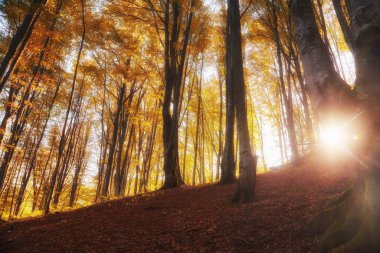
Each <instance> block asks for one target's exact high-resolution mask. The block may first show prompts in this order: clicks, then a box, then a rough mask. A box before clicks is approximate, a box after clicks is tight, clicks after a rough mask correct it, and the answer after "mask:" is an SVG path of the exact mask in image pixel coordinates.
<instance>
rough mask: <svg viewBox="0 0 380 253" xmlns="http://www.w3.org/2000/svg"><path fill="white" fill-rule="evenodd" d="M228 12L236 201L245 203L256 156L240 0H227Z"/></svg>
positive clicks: (251, 188) (251, 191) (251, 187)
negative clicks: (235, 136) (235, 135)
mask: <svg viewBox="0 0 380 253" xmlns="http://www.w3.org/2000/svg"><path fill="white" fill-rule="evenodd" d="M227 13H228V14H227V15H230V18H231V19H230V20H231V22H230V24H229V26H228V33H229V37H228V38H229V42H228V44H227V53H229V54H230V60H229V61H228V60H227V71H228V73H229V76H230V78H231V82H232V83H233V91H234V99H235V103H236V122H237V130H238V142H239V181H238V186H237V190H236V193H235V196H234V198H233V202H238V203H245V202H249V201H252V200H253V198H254V191H255V181H256V166H257V157H256V156H253V154H252V149H251V143H250V136H249V129H248V120H247V104H246V91H245V84H244V72H243V52H242V38H241V27H240V11H239V0H229V1H228V9H227Z"/></svg>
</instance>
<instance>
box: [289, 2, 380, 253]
mask: <svg viewBox="0 0 380 253" xmlns="http://www.w3.org/2000/svg"><path fill="white" fill-rule="evenodd" d="M347 3H348V9H349V17H350V21H351V29H352V32H353V38H355V39H354V42H353V48H354V57H355V64H356V74H357V79H356V82H355V84H356V85H355V88H354V90H351V89H350V88H349V86H348V85H347V84H346V83H345V82H344V81H343V80H342V79H341V78H340V76H339V75H338V74H337V73H336V71H335V70H334V65H333V63H332V60H331V56H330V55H329V51H328V48H327V46H326V45H325V44H324V42H323V40H322V39H321V36H320V34H319V32H318V27H317V24H316V21H315V18H314V16H313V11H312V2H311V1H310V0H308V1H300V0H293V1H291V2H290V7H291V9H292V15H293V20H294V23H295V31H296V43H297V46H298V48H299V51H300V53H301V55H300V56H301V60H302V64H303V67H304V72H305V79H306V85H307V87H308V92H309V96H310V98H311V101H312V104H313V106H314V107H315V108H316V110H317V111H318V114H319V117H320V118H321V119H322V122H325V121H331V120H335V121H338V122H339V121H341V120H343V121H346V122H347V121H351V120H352V118H356V117H358V115H359V118H358V119H355V121H360V122H359V123H357V122H355V124H359V125H360V129H361V130H360V133H361V136H362V137H361V138H362V139H363V140H362V142H361V143H359V144H358V145H355V146H354V147H351V148H352V149H353V154H354V155H355V156H356V157H358V160H360V162H359V163H356V167H357V169H358V173H359V177H358V180H357V182H356V184H355V185H354V186H353V187H352V189H349V190H348V191H346V192H345V193H343V194H342V196H341V197H340V198H339V199H338V200H337V201H336V203H335V207H333V208H331V209H328V210H325V211H323V212H321V213H320V214H319V215H317V216H316V217H315V218H314V219H313V220H312V221H311V223H310V225H311V228H312V229H314V231H315V232H325V235H324V237H323V240H322V242H321V245H320V251H321V252H328V251H330V250H331V249H333V248H338V247H341V248H340V249H341V250H342V251H343V252H378V251H379V250H380V243H379V241H378V240H377V237H378V234H379V232H380V230H379V210H380V201H379V198H378V192H379V187H380V180H379V179H380V177H379V167H378V164H379V152H380V148H379V147H380V145H379V141H378V140H379V136H380V132H379V130H378V124H379V122H380V121H379V120H380V118H379V116H378V115H379V109H380V105H379V103H378V102H375V101H378V99H379V98H380V93H379V91H378V90H379V83H380V73H379V71H378V70H377V67H376V66H379V63H380V51H379V49H378V48H379V43H380V26H379V24H380V23H379V21H380V5H379V2H378V1H372V0H365V1H359V0H348V1H347ZM347 148H350V147H347Z"/></svg>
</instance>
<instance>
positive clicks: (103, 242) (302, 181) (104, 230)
mask: <svg viewBox="0 0 380 253" xmlns="http://www.w3.org/2000/svg"><path fill="white" fill-rule="evenodd" d="M352 179H353V173H352V171H349V170H343V169H340V170H338V169H336V168H334V167H329V166H327V165H321V163H320V162H316V161H314V162H310V161H309V162H307V163H305V162H304V164H303V165H299V166H297V167H294V168H287V169H284V170H281V171H276V172H271V173H267V174H264V175H260V176H258V179H257V181H258V182H257V190H256V196H257V197H256V201H255V202H254V203H251V204H247V205H240V206H236V205H231V204H230V203H229V201H228V199H229V198H230V197H231V196H232V195H233V192H234V190H235V185H226V186H222V185H207V186H202V187H182V188H180V189H173V190H166V191H159V192H155V193H150V194H146V195H141V196H136V197H133V198H124V199H121V200H116V201H110V202H106V203H102V204H98V205H94V206H91V207H88V208H83V209H78V210H75V211H70V212H65V213H58V214H52V215H48V216H46V217H43V218H37V219H30V220H22V221H16V222H12V223H7V224H5V225H2V226H1V227H0V252H278V253H280V252H314V251H315V247H316V243H317V241H318V238H315V237H310V236H309V237H308V236H306V235H305V234H303V233H299V228H300V227H301V226H302V225H303V224H304V221H306V220H307V219H309V218H310V217H312V216H313V215H314V214H316V213H317V212H318V211H320V210H322V209H323V208H325V207H327V206H328V203H329V202H330V201H332V200H333V199H334V198H336V197H337V196H338V195H339V193H340V192H341V191H343V190H344V189H345V188H347V187H348V186H349V185H350V184H351V181H352Z"/></svg>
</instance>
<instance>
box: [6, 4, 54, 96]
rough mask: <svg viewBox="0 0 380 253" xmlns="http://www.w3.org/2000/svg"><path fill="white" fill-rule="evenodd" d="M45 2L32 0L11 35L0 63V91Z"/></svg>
mask: <svg viewBox="0 0 380 253" xmlns="http://www.w3.org/2000/svg"><path fill="white" fill-rule="evenodd" d="M47 2H48V1H47V0H34V1H33V2H32V5H31V6H30V8H29V10H28V13H27V14H26V15H25V17H24V20H23V22H22V24H21V26H20V27H19V28H18V29H17V31H16V34H15V35H14V36H13V38H12V40H11V43H10V45H9V48H8V50H7V53H6V54H5V56H4V59H3V61H2V63H1V65H0V93H1V91H2V90H3V89H4V86H5V85H6V83H7V81H8V79H9V77H10V76H11V75H12V72H13V70H14V68H15V66H16V64H17V62H18V60H19V58H20V56H21V54H22V52H23V51H24V48H25V46H26V44H27V43H28V41H29V38H30V35H31V34H32V32H33V29H34V25H35V24H36V22H37V20H38V18H39V17H40V15H41V13H42V10H43V8H44V7H45V5H46V3H47Z"/></svg>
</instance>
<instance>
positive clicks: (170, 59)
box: [162, 0, 194, 188]
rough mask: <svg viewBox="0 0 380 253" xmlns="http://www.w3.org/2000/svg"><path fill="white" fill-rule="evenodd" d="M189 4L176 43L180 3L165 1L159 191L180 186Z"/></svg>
mask: <svg viewBox="0 0 380 253" xmlns="http://www.w3.org/2000/svg"><path fill="white" fill-rule="evenodd" d="M193 5H194V1H191V6H190V10H189V14H188V16H187V22H186V28H185V29H184V31H183V36H184V38H183V41H181V44H180V42H179V37H180V34H181V31H180V28H181V24H180V23H181V15H182V13H181V12H180V4H179V3H178V2H177V1H173V2H171V1H170V0H166V2H165V20H164V24H165V28H164V30H165V50H164V51H165V56H164V58H165V93H164V100H163V105H162V116H163V146H164V172H165V181H164V185H163V188H173V187H177V186H179V185H181V184H183V180H182V179H181V172H180V168H179V155H178V126H179V115H180V112H179V110H180V97H181V96H180V94H181V84H182V78H183V70H184V64H185V58H186V52H187V46H188V43H189V39H190V27H191V23H192V17H193ZM170 28H171V31H170ZM179 49H180V51H178V50H179Z"/></svg>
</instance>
